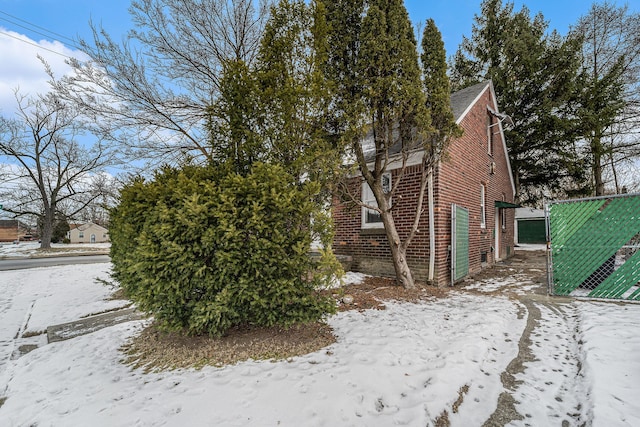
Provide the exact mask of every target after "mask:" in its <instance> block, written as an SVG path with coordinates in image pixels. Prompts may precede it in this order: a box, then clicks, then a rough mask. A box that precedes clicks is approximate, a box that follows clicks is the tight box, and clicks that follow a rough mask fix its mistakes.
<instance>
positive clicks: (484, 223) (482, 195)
mask: <svg viewBox="0 0 640 427" xmlns="http://www.w3.org/2000/svg"><path fill="white" fill-rule="evenodd" d="M485 190H486V189H485V186H484V184H481V185H480V228H486V227H487V209H486V203H485V202H486V200H485V192H486V191H485Z"/></svg>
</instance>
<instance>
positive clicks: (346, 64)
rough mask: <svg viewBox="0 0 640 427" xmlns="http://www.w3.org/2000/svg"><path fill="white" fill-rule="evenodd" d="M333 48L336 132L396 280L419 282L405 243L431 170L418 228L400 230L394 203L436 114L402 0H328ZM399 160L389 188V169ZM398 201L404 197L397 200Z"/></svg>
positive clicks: (408, 283) (329, 61)
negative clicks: (367, 197) (369, 200)
mask: <svg viewBox="0 0 640 427" xmlns="http://www.w3.org/2000/svg"><path fill="white" fill-rule="evenodd" d="M325 5H326V11H327V22H328V25H329V29H330V30H329V35H328V39H329V46H330V52H329V54H328V57H327V58H328V59H327V70H328V71H327V75H328V76H329V79H330V80H331V87H332V88H333V90H334V94H335V98H334V99H335V102H334V103H333V105H334V110H333V113H334V115H333V116H334V124H335V127H334V128H333V130H334V131H336V132H338V135H339V136H340V138H341V140H342V141H343V143H344V144H345V146H346V148H347V150H348V152H349V153H350V154H351V155H353V158H355V160H356V163H357V166H358V169H359V172H360V175H361V177H362V180H363V183H364V184H366V185H367V186H368V187H369V188H370V189H371V192H372V194H373V196H374V198H375V201H376V203H375V206H374V205H373V204H365V203H364V202H362V200H361V199H360V197H358V196H357V195H353V194H352V197H353V201H355V202H357V203H359V204H361V205H362V206H365V207H366V208H368V209H371V210H373V211H376V212H378V213H379V214H380V217H381V219H382V223H383V224H384V229H385V233H386V236H387V240H388V242H389V247H390V250H391V258H392V261H393V265H394V268H395V272H396V278H397V280H398V281H399V282H400V283H401V284H402V285H403V286H405V287H409V288H410V287H414V286H415V284H414V279H413V275H412V273H411V270H410V268H409V265H408V262H407V257H406V255H407V248H408V247H409V245H410V243H411V241H412V239H413V236H414V235H415V233H416V232H417V225H418V221H419V215H420V212H421V210H422V207H421V202H422V199H423V197H424V191H425V185H426V174H425V177H424V180H423V185H422V191H421V193H420V195H419V199H420V202H419V203H418V204H419V206H418V208H417V209H416V217H415V221H414V224H413V227H412V229H411V231H410V233H409V234H408V235H407V236H403V238H401V237H400V234H399V232H398V228H397V226H396V218H394V214H393V211H392V209H391V202H392V200H393V199H394V195H395V194H396V192H397V190H398V188H399V185H400V183H401V181H402V179H403V177H404V175H405V172H406V165H407V159H408V156H409V153H410V152H411V151H415V150H416V149H418V148H426V145H427V144H428V143H429V141H430V139H429V138H428V133H429V131H430V124H429V122H430V119H429V114H428V110H427V108H426V100H425V96H424V93H423V91H422V82H421V72H420V67H419V64H418V53H417V46H416V45H417V43H416V39H415V36H414V34H413V28H412V26H411V23H410V21H409V17H408V14H407V11H406V9H405V7H404V4H403V2H402V1H401V0H391V1H383V0H370V1H362V2H360V1H355V2H344V1H340V0H333V1H332V0H327V1H325ZM394 159H396V161H397V162H399V166H394V170H395V171H394V174H393V179H392V182H391V185H390V189H388V188H387V189H385V185H383V180H384V176H385V175H386V174H387V173H388V172H389V171H390V170H391V162H393V161H394ZM394 203H401V202H400V201H398V200H396V201H395V202H394Z"/></svg>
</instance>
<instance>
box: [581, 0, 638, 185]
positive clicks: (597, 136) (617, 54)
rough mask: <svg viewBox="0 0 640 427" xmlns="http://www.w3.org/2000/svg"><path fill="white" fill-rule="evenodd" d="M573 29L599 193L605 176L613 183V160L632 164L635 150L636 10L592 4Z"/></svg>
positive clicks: (588, 147) (587, 138)
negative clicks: (577, 39)
mask: <svg viewBox="0 0 640 427" xmlns="http://www.w3.org/2000/svg"><path fill="white" fill-rule="evenodd" d="M573 32H574V33H575V34H577V35H579V36H580V37H581V38H582V39H583V49H582V77H581V80H582V81H581V83H582V87H581V94H580V108H579V111H578V118H579V121H580V124H581V126H582V128H583V132H582V133H583V137H584V139H585V150H586V152H587V157H588V159H589V163H590V165H591V175H592V181H593V186H594V190H595V195H597V196H600V195H603V194H605V184H606V182H605V181H606V180H605V178H606V177H607V175H609V176H611V177H612V180H613V181H615V177H616V172H615V166H616V164H617V163H619V162H626V163H628V162H629V161H631V164H633V161H632V159H633V158H635V159H636V160H637V159H638V153H639V152H640V140H639V139H638V137H637V136H638V127H639V126H640V13H632V12H630V11H629V8H628V6H626V5H625V6H620V7H618V6H616V5H614V4H612V3H610V2H604V3H600V4H593V5H592V6H591V10H590V11H589V13H588V14H587V15H585V16H583V17H582V18H581V19H580V21H579V22H578V24H577V25H576V27H575V28H574V29H573ZM607 169H609V171H607Z"/></svg>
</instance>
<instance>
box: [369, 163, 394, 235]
mask: <svg viewBox="0 0 640 427" xmlns="http://www.w3.org/2000/svg"><path fill="white" fill-rule="evenodd" d="M382 190H383V191H384V192H385V193H388V192H390V191H391V173H385V174H382ZM362 202H363V203H365V204H367V205H369V206H378V203H377V202H376V198H375V197H374V195H373V191H371V188H370V187H369V184H367V183H366V182H363V183H362ZM383 227H384V225H383V224H382V217H381V215H380V213H379V212H377V211H374V210H373V209H368V208H365V207H364V206H363V207H362V228H383Z"/></svg>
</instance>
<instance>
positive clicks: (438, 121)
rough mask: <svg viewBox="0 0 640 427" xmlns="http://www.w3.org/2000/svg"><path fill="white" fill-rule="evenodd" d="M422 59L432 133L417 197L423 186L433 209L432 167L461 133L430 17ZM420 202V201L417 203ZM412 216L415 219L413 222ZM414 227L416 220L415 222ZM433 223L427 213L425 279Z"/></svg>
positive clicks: (437, 35) (440, 43) (441, 47)
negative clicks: (454, 113) (427, 242)
mask: <svg viewBox="0 0 640 427" xmlns="http://www.w3.org/2000/svg"><path fill="white" fill-rule="evenodd" d="M420 59H421V61H422V70H423V81H424V92H425V96H426V106H427V109H428V110H429V112H430V114H431V124H432V126H433V132H432V133H431V134H430V135H429V139H428V144H427V145H426V147H425V150H424V155H423V160H422V164H423V165H424V168H423V170H422V179H421V183H422V187H421V193H420V196H422V195H423V194H424V190H425V189H424V185H425V183H426V185H427V196H428V209H429V211H430V212H433V209H434V194H433V168H434V167H435V166H436V164H437V162H439V161H440V160H442V158H443V155H444V154H445V152H446V149H447V146H448V145H449V141H450V140H451V138H454V137H457V136H461V135H462V129H461V128H460V127H459V126H458V125H457V124H456V122H455V118H454V117H453V112H452V111H451V101H450V99H451V89H450V86H449V77H448V76H447V59H446V53H445V50H444V42H443V41H442V34H440V30H438V28H437V27H436V24H435V22H434V20H433V19H429V20H427V24H426V26H425V28H424V33H423V35H422V54H421V57H420ZM419 204H420V205H421V204H422V201H420V203H419ZM417 219H418V216H417V215H416V218H415V220H416V221H417ZM415 225H416V228H417V222H416V224H415ZM434 228H435V224H434V217H433V215H429V237H430V240H429V249H430V250H429V276H428V279H429V280H433V275H434V265H435V230H434Z"/></svg>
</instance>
